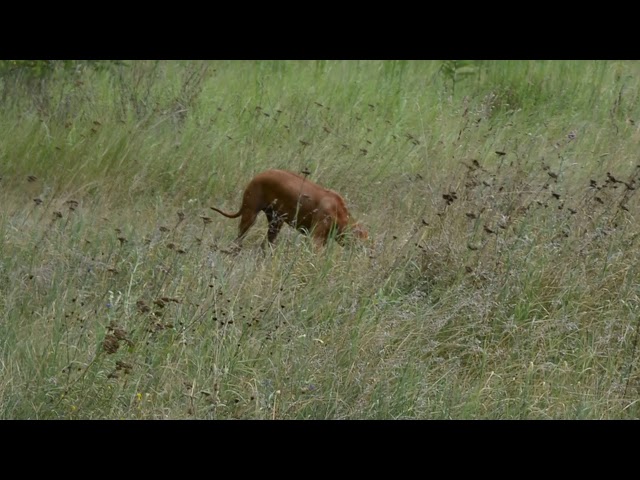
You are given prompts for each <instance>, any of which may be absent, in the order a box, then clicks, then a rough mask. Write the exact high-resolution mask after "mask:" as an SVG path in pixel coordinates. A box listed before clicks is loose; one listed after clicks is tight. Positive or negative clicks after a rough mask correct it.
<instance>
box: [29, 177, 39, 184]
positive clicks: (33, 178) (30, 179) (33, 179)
mask: <svg viewBox="0 0 640 480" xmlns="http://www.w3.org/2000/svg"><path fill="white" fill-rule="evenodd" d="M36 180H38V177H36V176H35V175H29V176H28V177H27V182H29V183H32V182H35V181H36Z"/></svg>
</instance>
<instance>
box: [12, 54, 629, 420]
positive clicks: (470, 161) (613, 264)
mask: <svg viewBox="0 0 640 480" xmlns="http://www.w3.org/2000/svg"><path fill="white" fill-rule="evenodd" d="M462 67H464V68H465V70H460V69H461V68H462ZM638 68H639V67H638V64H637V62H597V61H593V62H588V61H575V62H569V61H567V62H565V61H532V62H522V61H474V62H468V63H452V64H445V62H435V61H434V62H422V61H420V62H418V61H359V62H357V61H315V62H311V61H309V62H307V61H273V62H272V61H256V62H249V61H242V62H238V61H235V62H234V61H216V62H194V61H184V62H177V61H174V62H125V63H124V64H123V65H115V66H112V67H111V68H108V69H107V68H105V69H97V70H96V69H84V70H82V69H78V70H77V71H75V72H73V73H70V72H69V71H61V72H53V73H52V74H51V75H50V76H47V77H46V79H45V80H42V81H38V82H36V81H33V80H32V79H29V78H27V77H26V76H21V75H22V74H19V73H15V72H13V73H11V74H9V73H5V74H4V75H3V76H1V77H0V136H1V137H0V177H1V179H0V201H1V202H2V205H3V208H2V209H0V231H1V232H2V237H0V238H1V240H0V285H1V287H2V292H3V295H2V296H1V297H0V312H1V313H2V315H0V417H1V418H68V419H74V418H149V419H155V418H157V419H161V418H206V419H226V418H259V419H281V418H288V419H304V418H330V419H341V418H536V419H546V418H635V417H637V416H638V412H639V410H638V408H639V407H638V404H637V402H636V397H637V394H638V388H639V387H640V383H639V381H638V380H639V376H638V365H637V356H638V351H637V343H638V328H639V325H638V313H639V309H640V305H639V297H638V295H639V293H638V285H639V284H640V282H639V276H638V267H637V262H636V261H635V258H636V257H637V256H638V253H639V252H638V246H637V237H638V233H639V231H638V228H637V222H636V215H637V213H638V208H639V205H638V196H637V193H636V192H637V187H638V177H639V175H640V167H639V164H638V158H637V153H636V152H637V145H638V141H639V140H640V133H639V131H638V127H637V125H636V122H637V121H638V120H639V119H640V112H639V107H638V102H637V97H638V91H639V90H638V89H639V87H640V83H639V82H638V81H637V78H638V76H637V73H638ZM456 69H458V70H456ZM456 72H457V73H456ZM465 72H466V73H465ZM267 168H286V169H290V170H293V171H301V170H302V169H303V168H308V169H309V170H310V172H311V174H310V178H311V179H312V180H314V181H316V182H318V183H320V184H323V185H326V186H327V187H330V188H332V189H335V190H337V191H339V192H340V193H341V194H343V195H344V196H345V198H346V199H347V201H348V204H349V207H350V210H351V212H352V213H353V215H354V216H356V217H357V218H358V219H359V220H361V221H362V222H363V223H365V224H366V225H367V226H368V228H369V230H370V235H371V237H372V241H371V243H370V244H366V245H352V246H349V247H345V248H343V247H340V246H338V245H337V244H329V245H328V246H327V248H326V249H325V250H324V251H322V252H316V251H314V249H313V248H312V245H311V244H310V242H309V241H308V239H307V238H305V237H303V236H301V235H299V234H298V233H296V232H294V231H293V230H291V229H285V230H283V232H282V234H281V236H280V238H279V239H278V242H277V244H276V246H275V247H274V248H273V249H271V250H268V251H267V252H266V253H265V252H263V251H262V250H261V248H260V247H259V244H260V243H261V241H262V240H263V238H264V236H265V235H266V220H265V219H264V217H262V218H260V219H259V221H258V222H257V223H256V226H255V227H254V228H253V229H252V230H251V231H250V233H249V235H248V237H247V239H246V241H245V248H244V249H243V251H242V252H241V253H240V254H238V255H235V256H232V255H229V254H228V253H225V251H226V247H227V246H228V245H229V243H230V242H231V241H232V240H233V238H235V234H236V231H237V222H236V221H232V220H228V219H225V218H223V217H222V216H217V214H215V213H214V214H212V213H210V212H211V210H210V209H209V206H217V207H222V208H226V209H228V210H235V209H237V207H238V205H239V202H240V198H241V192H242V189H243V188H244V186H245V185H246V183H247V182H248V180H249V179H250V178H251V177H252V176H253V175H255V174H256V173H258V172H260V171H262V170H264V169H267ZM214 215H215V216H214Z"/></svg>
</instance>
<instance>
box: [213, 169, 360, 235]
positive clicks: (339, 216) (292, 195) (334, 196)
mask: <svg viewBox="0 0 640 480" xmlns="http://www.w3.org/2000/svg"><path fill="white" fill-rule="evenodd" d="M211 209H212V210H215V211H216V212H218V213H220V214H222V215H224V216H225V217H228V218H238V217H242V218H241V219H240V226H239V230H238V237H237V238H236V244H238V245H240V243H241V241H242V239H243V238H244V236H245V235H246V234H247V231H248V230H249V228H251V226H252V225H253V224H254V223H255V221H256V217H257V216H258V213H260V212H261V211H262V212H264V213H265V214H266V216H267V219H268V221H269V230H268V234H267V239H268V241H269V243H271V244H273V242H274V241H275V239H276V237H277V236H278V233H279V232H280V229H281V228H282V225H283V224H284V223H285V222H286V223H288V224H289V225H291V226H292V227H294V228H296V229H298V230H300V231H301V232H303V233H309V232H311V234H312V235H313V240H314V242H315V243H316V244H317V245H325V244H326V242H327V240H328V238H329V235H330V233H331V229H332V228H334V227H335V229H336V239H337V240H338V241H339V242H341V241H342V238H343V236H344V234H345V233H347V231H351V232H352V233H353V234H354V235H355V236H356V237H358V238H361V239H367V238H368V234H367V231H366V230H365V229H364V228H363V227H362V226H361V225H360V224H359V223H358V222H356V221H354V220H353V219H352V218H351V216H350V215H349V211H348V210H347V206H346V203H345V201H344V199H343V198H342V197H341V196H340V195H339V194H338V193H337V192H334V191H333V190H328V189H326V188H323V187H321V186H320V185H317V184H315V183H313V182H311V181H310V180H307V179H306V178H304V177H302V176H300V175H298V174H295V173H293V172H288V171H285V170H267V171H265V172H262V173H260V174H258V175H256V176H255V177H254V178H253V179H252V180H251V181H250V182H249V184H248V185H247V188H246V189H245V191H244V195H243V197H242V206H241V207H240V210H239V211H238V212H237V213H234V214H229V213H225V212H223V211H222V210H218V209H217V208H214V207H211Z"/></svg>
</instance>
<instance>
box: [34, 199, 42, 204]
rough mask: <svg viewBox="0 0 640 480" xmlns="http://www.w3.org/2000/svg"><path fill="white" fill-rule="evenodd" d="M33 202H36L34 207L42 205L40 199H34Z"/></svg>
mask: <svg viewBox="0 0 640 480" xmlns="http://www.w3.org/2000/svg"><path fill="white" fill-rule="evenodd" d="M33 201H34V202H36V205H42V199H40V198H34V199H33Z"/></svg>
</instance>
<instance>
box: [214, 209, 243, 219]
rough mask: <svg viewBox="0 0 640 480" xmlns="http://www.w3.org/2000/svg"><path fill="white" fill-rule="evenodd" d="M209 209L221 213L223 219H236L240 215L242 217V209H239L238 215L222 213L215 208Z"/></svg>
mask: <svg viewBox="0 0 640 480" xmlns="http://www.w3.org/2000/svg"><path fill="white" fill-rule="evenodd" d="M209 208H210V209H211V210H214V211H216V212H218V213H221V214H222V215H224V216H225V217H227V218H238V217H239V216H240V215H242V209H240V210H239V211H238V213H233V214H229V213H224V212H223V211H222V210H218V209H217V208H215V207H209Z"/></svg>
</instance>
